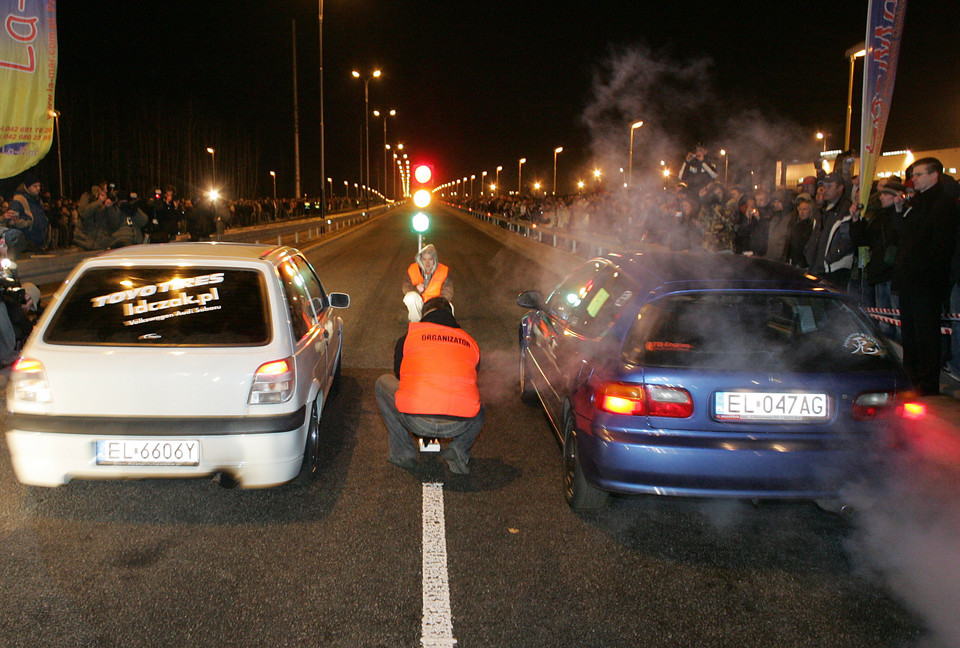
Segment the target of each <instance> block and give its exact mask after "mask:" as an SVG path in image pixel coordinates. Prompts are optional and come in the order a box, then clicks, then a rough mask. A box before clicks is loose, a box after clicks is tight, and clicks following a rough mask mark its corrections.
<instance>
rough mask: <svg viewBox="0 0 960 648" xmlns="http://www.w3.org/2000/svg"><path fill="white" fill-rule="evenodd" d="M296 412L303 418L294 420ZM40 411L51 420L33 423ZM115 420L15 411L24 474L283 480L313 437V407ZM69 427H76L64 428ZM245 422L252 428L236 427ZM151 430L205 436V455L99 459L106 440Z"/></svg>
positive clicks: (14, 447)
mask: <svg viewBox="0 0 960 648" xmlns="http://www.w3.org/2000/svg"><path fill="white" fill-rule="evenodd" d="M293 416H296V417H297V418H298V420H297V421H296V423H297V424H296V425H294V426H293V427H292V428H290V424H291V422H293V418H291V417H293ZM36 419H44V420H45V421H44V424H43V425H40V424H35V425H32V426H30V427H27V425H26V424H28V423H31V422H36V421H35V420H36ZM108 420H109V419H108ZM109 421H111V422H110V424H109V425H106V426H101V425H99V423H100V422H102V421H100V419H96V420H94V419H87V418H80V419H79V420H74V419H73V418H63V417H43V416H24V415H18V416H11V417H10V420H9V424H10V425H11V429H9V430H8V431H7V434H6V437H7V445H8V447H9V448H10V458H11V461H12V463H13V469H14V472H15V473H16V475H17V479H19V480H20V481H21V482H22V483H24V484H30V485H33V486H61V485H63V484H66V483H69V482H70V481H71V480H73V479H145V478H162V477H167V478H193V477H203V476H207V475H212V474H215V473H220V472H224V473H228V474H230V475H231V476H232V477H233V478H234V479H235V480H236V481H237V482H238V484H239V485H240V486H241V487H245V488H257V487H266V486H276V485H278V484H282V483H284V482H287V481H290V480H291V479H293V478H294V477H296V476H297V473H298V472H299V470H300V464H301V462H302V460H303V450H304V446H305V443H306V428H307V422H306V416H305V409H301V410H300V411H299V412H297V413H295V414H294V415H285V416H282V417H270V418H268V419H265V420H258V419H257V418H255V417H245V418H244V419H243V420H242V421H241V420H239V419H225V420H224V419H221V420H219V421H216V422H214V421H207V420H205V419H200V420H199V421H198V420H197V419H190V420H189V421H187V420H175V421H173V422H171V421H170V420H167V422H166V424H163V423H162V421H161V420H160V419H144V420H136V419H129V420H126V421H117V420H115V419H113V420H109ZM269 421H272V424H271V423H269ZM15 424H19V425H20V427H16V426H15ZM271 425H274V426H276V425H279V427H280V428H281V429H277V427H274V428H272V429H271V428H270V426H271ZM37 428H39V429H37ZM285 428H286V429H285ZM64 429H69V430H71V431H69V432H67V431H62V430H64ZM241 429H242V430H245V431H235V430H241ZM58 430H59V431H58ZM146 436H149V437H151V438H159V439H163V438H169V437H174V438H177V439H190V440H196V441H198V442H199V444H200V458H199V463H198V464H197V465H191V466H171V465H145V466H144V465H101V464H98V463H97V449H96V448H97V441H98V440H115V439H122V438H128V439H137V438H143V437H146Z"/></svg>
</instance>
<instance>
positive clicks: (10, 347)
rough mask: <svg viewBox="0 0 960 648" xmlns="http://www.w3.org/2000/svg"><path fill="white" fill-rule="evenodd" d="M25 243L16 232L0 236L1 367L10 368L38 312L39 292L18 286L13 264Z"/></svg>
mask: <svg viewBox="0 0 960 648" xmlns="http://www.w3.org/2000/svg"><path fill="white" fill-rule="evenodd" d="M27 245H28V242H27V239H26V237H25V236H24V234H23V232H21V231H20V230H17V229H4V230H2V232H0V300H2V302H3V308H0V367H7V366H9V365H11V364H13V363H14V362H15V361H16V359H17V358H18V357H20V349H22V348H23V343H24V342H26V341H27V336H29V335H30V332H31V331H32V330H33V318H31V316H30V315H31V313H35V312H37V311H38V310H39V306H40V289H39V288H37V286H35V285H34V284H32V283H26V284H24V285H22V286H21V285H20V278H19V276H18V275H17V264H16V260H17V259H18V258H19V257H20V253H21V252H23V250H25V249H26V247H27Z"/></svg>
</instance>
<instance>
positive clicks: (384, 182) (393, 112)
mask: <svg viewBox="0 0 960 648" xmlns="http://www.w3.org/2000/svg"><path fill="white" fill-rule="evenodd" d="M396 114H397V111H396V110H391V111H390V112H389V113H388V112H387V111H384V112H383V113H381V112H380V111H379V110H374V111H373V115H374V116H375V117H383V179H382V187H381V189H382V191H383V196H384V197H386V196H387V150H388V149H389V148H390V145H389V144H387V115H390V116H391V117H395V116H396ZM394 197H396V196H394Z"/></svg>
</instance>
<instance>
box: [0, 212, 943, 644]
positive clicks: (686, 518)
mask: <svg viewBox="0 0 960 648" xmlns="http://www.w3.org/2000/svg"><path fill="white" fill-rule="evenodd" d="M432 213H433V223H432V227H431V229H430V231H429V232H428V234H427V237H426V241H428V242H431V243H434V244H435V245H436V246H437V249H438V252H439V259H440V261H441V262H443V263H446V264H448V265H449V266H450V267H451V269H452V276H453V279H454V282H455V291H456V294H455V298H454V305H455V308H456V315H457V318H458V320H459V321H460V323H461V325H462V326H463V328H464V329H466V330H467V331H468V332H470V333H471V334H473V335H474V336H475V337H476V338H477V340H478V342H479V344H480V347H481V350H482V353H483V361H482V363H483V364H482V371H481V392H482V395H483V399H484V402H485V403H486V407H487V418H486V424H485V426H484V429H483V432H482V433H481V435H480V437H479V439H478V441H477V443H476V445H475V446H474V451H473V461H472V463H471V469H472V472H471V474H470V475H469V476H467V477H455V478H454V477H448V476H445V474H444V472H443V470H442V468H441V466H440V464H439V463H438V462H437V461H436V459H435V458H434V457H433V456H430V457H427V458H426V459H425V461H424V462H423V464H422V466H421V467H420V468H419V469H418V470H416V471H411V472H408V471H404V470H401V469H399V468H397V467H395V466H393V465H390V464H388V463H387V461H386V456H387V445H386V430H385V428H384V426H383V424H382V422H381V420H380V417H379V413H378V411H377V407H376V403H375V400H374V396H373V385H374V382H375V380H376V379H377V377H378V376H379V375H380V374H381V373H384V372H387V371H390V370H391V366H392V351H393V344H394V341H395V340H396V338H397V337H398V336H399V335H401V334H402V333H403V332H404V330H405V328H406V316H405V310H404V308H403V305H402V303H401V291H400V282H401V279H402V276H403V273H404V272H405V268H406V266H407V265H408V264H409V263H410V262H412V260H413V256H414V254H415V252H416V246H417V239H416V235H415V234H414V233H412V232H411V229H410V226H409V219H410V215H411V212H410V210H408V209H405V208H400V209H396V210H394V211H392V212H390V213H389V214H387V215H385V216H383V217H380V218H377V219H375V220H374V221H372V222H370V223H369V224H367V225H365V226H363V227H361V228H359V229H358V230H356V231H354V232H352V233H349V234H346V235H344V236H341V237H339V238H337V239H336V240H334V241H331V242H327V243H324V244H322V245H319V246H316V247H313V248H312V249H310V250H309V251H308V257H309V258H310V260H311V262H312V263H313V264H314V266H315V267H316V268H317V270H318V273H319V274H320V277H321V280H322V281H323V283H324V285H325V287H326V288H327V290H336V291H344V292H348V293H349V294H350V295H351V299H352V304H351V306H350V308H349V309H347V310H346V311H344V314H343V317H344V321H345V342H344V353H343V388H342V391H341V393H340V395H339V396H338V398H337V400H336V401H333V402H331V404H330V405H328V407H327V409H326V411H325V416H324V420H323V431H324V443H325V447H326V451H327V457H328V458H327V460H326V462H325V464H324V466H323V469H322V471H321V474H320V477H319V478H318V479H317V480H315V481H313V482H305V481H296V482H293V483H290V484H287V485H285V486H282V487H279V488H274V489H268V490H257V491H244V490H230V489H226V488H221V487H220V486H219V485H218V484H217V483H216V482H215V481H214V480H210V479H206V480H190V481H175V480H171V481H165V480H149V481H127V482H80V481H77V482H73V483H71V484H69V485H68V486H66V487H63V488H58V489H41V488H28V487H24V486H22V485H20V484H19V483H18V482H17V481H16V479H15V477H14V476H13V473H12V470H11V467H10V461H9V453H8V451H7V449H6V445H5V444H3V445H2V448H0V591H2V595H0V646H31V647H33V646H38V647H39V646H44V647H61V646H62V647H70V648H75V647H79V646H91V647H93V646H96V647H104V648H106V647H111V648H113V647H116V648H121V647H122V648H133V647H137V646H178V647H188V646H231V647H247V646H250V647H253V646H266V647H271V646H323V647H332V646H343V647H350V648H355V647H379V646H383V647H387V646H389V647H391V648H396V647H399V646H405V647H411V648H412V647H415V646H421V645H423V646H451V645H454V642H455V645H457V646H460V647H461V648H472V647H480V646H483V647H507V646H521V647H529V646H550V647H567V646H569V647H634V646H636V647H648V646H649V647H654V646H656V647H659V646H677V647H681V646H684V647H685V646H695V647H698V648H706V647H711V646H717V647H729V646H735V647H741V646H744V647H752V646H757V647H768V646H785V647H790V648H801V647H811V648H813V647H815V648H827V647H834V646H835V647H837V648H841V647H842V648H854V647H860V646H862V647H864V648H867V647H869V648H878V647H887V646H889V647H901V646H923V647H925V648H926V647H929V646H938V647H939V646H944V647H945V648H946V647H947V646H955V645H958V644H957V643H951V641H954V640H956V635H951V634H950V633H951V631H953V630H955V629H956V628H955V627H951V623H952V624H955V623H956V620H954V619H953V617H954V616H955V612H956V610H957V609H958V606H957V601H956V600H951V597H952V596H955V591H956V590H955V586H953V588H952V589H951V585H950V584H949V583H940V582H938V580H937V577H936V574H937V573H942V574H944V576H945V580H947V578H946V577H947V576H949V581H950V582H956V580H957V579H956V570H957V567H956V565H957V564H958V563H960V560H953V566H949V565H946V564H941V563H940V561H941V559H943V560H946V559H947V558H950V557H953V558H958V557H960V555H952V554H949V552H950V551H954V550H955V549H956V546H955V544H953V545H951V544H950V542H949V541H946V542H944V543H940V544H931V538H934V539H936V538H939V537H941V536H940V535H936V534H931V533H927V532H926V531H929V529H930V528H931V527H937V526H938V525H940V524H942V523H943V521H944V519H945V518H944V516H946V520H947V521H948V528H947V529H945V530H943V531H944V534H943V536H947V535H949V533H948V532H951V531H956V530H957V529H960V525H957V526H950V525H951V524H954V522H955V520H957V519H960V515H956V505H955V504H951V503H950V501H951V500H952V499H953V498H952V497H951V498H950V499H947V500H945V501H944V500H938V499H937V498H935V497H934V498H931V497H929V495H930V493H931V492H940V489H941V488H943V487H944V485H950V486H951V487H953V486H955V485H956V483H957V482H956V481H954V480H955V476H954V472H953V471H952V469H951V468H947V467H944V468H943V471H942V472H937V473H936V476H931V477H930V478H929V479H930V481H929V482H927V483H926V485H925V488H926V489H927V492H925V493H922V494H917V493H916V492H915V491H914V490H910V489H907V488H905V487H899V486H898V485H899V484H902V483H903V482H891V481H885V482H884V484H883V485H880V486H877V490H876V491H874V492H873V493H872V495H874V496H875V495H876V494H877V493H879V492H882V493H886V495H887V497H886V498H884V501H896V502H897V506H896V507H894V509H892V510H891V509H887V508H885V507H883V506H881V505H879V504H876V503H874V506H876V507H877V508H878V509H879V510H880V511H882V514H874V515H870V514H869V513H868V514H866V515H864V516H863V517H860V518H854V519H853V521H849V520H845V519H842V518H840V517H839V516H837V515H833V514H829V513H826V512H823V511H821V510H819V509H818V508H816V507H815V506H814V505H812V504H766V503H762V504H759V505H752V504H750V503H738V502H723V501H700V500H679V499H660V498H655V497H633V498H614V499H613V500H612V502H611V504H610V505H609V506H608V508H606V509H605V510H603V511H600V512H597V513H591V514H584V515H577V514H574V513H572V512H571V511H570V510H569V509H568V508H567V506H566V505H565V503H564V502H563V498H562V496H561V478H560V451H559V448H558V444H557V443H556V441H555V440H554V438H553V436H552V434H551V433H550V431H549V429H548V427H547V423H546V419H545V418H544V416H543V415H542V413H541V412H540V411H539V410H538V409H536V408H533V407H528V406H525V405H522V404H521V403H520V401H519V398H518V396H517V393H516V392H517V387H516V383H517V341H516V335H517V333H516V331H517V322H518V319H519V317H520V315H521V310H520V309H519V307H517V306H516V303H515V299H516V295H517V294H518V293H519V292H520V291H521V290H524V289H527V288H539V289H542V290H549V289H550V288H551V287H552V285H553V284H554V283H555V282H556V281H557V279H559V278H560V276H561V273H563V272H564V270H567V269H570V263H571V262H572V261H565V260H564V259H563V258H562V256H558V255H553V254H549V255H548V254H547V253H546V252H545V251H544V248H542V247H540V246H538V245H536V244H534V243H532V242H527V241H524V240H522V239H519V238H518V237H517V236H516V235H508V233H507V232H505V231H504V230H498V229H497V228H493V227H490V226H486V225H479V224H476V223H474V222H472V221H468V220H467V219H465V218H462V217H458V216H456V215H454V213H453V212H452V210H449V209H447V208H444V207H434V208H433V209H432ZM505 237H506V238H505ZM506 239H509V240H510V241H511V244H510V245H504V242H503V241H504V240H506ZM105 388H106V389H108V388H109V386H105ZM157 397H158V398H169V399H171V404H174V403H175V399H176V386H171V389H170V391H169V392H168V393H165V394H158V395H157ZM914 468H915V467H911V466H910V465H909V462H906V463H905V464H904V466H902V467H901V469H902V471H907V472H909V471H910V470H912V469H914ZM898 470H900V469H898ZM898 470H894V471H892V472H894V473H897V474H901V475H902V474H903V473H902V472H898ZM911 474H914V473H911ZM927 474H932V473H930V472H929V471H927ZM432 484H442V489H440V487H434V486H431V485H432ZM425 485H426V486H425ZM956 492H957V491H956V490H953V493H956ZM428 496H430V497H432V498H433V499H431V500H430V503H429V504H428V503H426V502H427V499H428ZM951 496H952V493H951ZM898 498H899V499H898ZM867 499H869V498H865V500H867ZM875 499H879V498H876V497H874V500H875ZM951 506H952V507H953V508H952V509H951V508H950V507H951ZM867 509H868V510H869V507H867ZM897 511H900V512H903V511H908V512H909V517H910V518H911V519H910V520H909V522H904V520H903V518H901V517H898V513H897ZM428 517H429V524H430V525H432V526H431V529H432V530H433V531H437V530H439V532H440V533H439V536H436V534H434V536H432V537H431V538H430V541H429V543H428V541H427V540H428V536H429V535H430V534H429V533H428ZM858 520H859V521H858ZM950 521H954V522H950ZM904 525H906V526H904ZM905 528H907V529H910V530H912V531H913V532H915V533H914V535H908V534H907V533H906V532H905V531H904V529H905ZM428 544H429V547H428ZM945 554H946V555H945ZM911 561H913V562H911ZM425 565H428V566H425ZM944 572H945V573H944ZM951 572H952V573H951ZM428 575H429V578H427V576H428ZM445 597H446V598H445ZM928 599H929V600H928ZM428 609H429V615H428V614H427V612H428ZM425 617H426V618H425ZM951 637H952V638H951Z"/></svg>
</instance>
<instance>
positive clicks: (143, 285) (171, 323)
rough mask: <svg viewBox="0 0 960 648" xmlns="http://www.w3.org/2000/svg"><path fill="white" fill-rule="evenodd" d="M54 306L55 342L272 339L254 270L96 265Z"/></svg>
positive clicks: (50, 329)
mask: <svg viewBox="0 0 960 648" xmlns="http://www.w3.org/2000/svg"><path fill="white" fill-rule="evenodd" d="M55 307H56V312H55V313H54V315H53V318H52V320H51V321H50V324H49V326H47V328H46V330H45V332H44V334H43V339H44V341H45V342H47V343H51V344H105V345H136V346H257V345H263V344H266V343H267V342H269V340H270V336H271V331H270V322H269V317H268V309H267V301H266V284H265V282H264V280H263V276H262V275H261V273H260V272H258V271H256V270H247V269H224V268H215V267H207V268H204V267H189V268H188V267H136V268H91V269H90V270H88V271H86V272H84V273H83V274H82V275H81V276H80V277H79V278H78V280H77V282H76V283H75V284H74V285H73V286H72V287H71V288H70V289H69V292H68V293H67V295H66V296H65V298H64V299H63V301H61V302H60V303H59V304H58V305H56V306H55Z"/></svg>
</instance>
